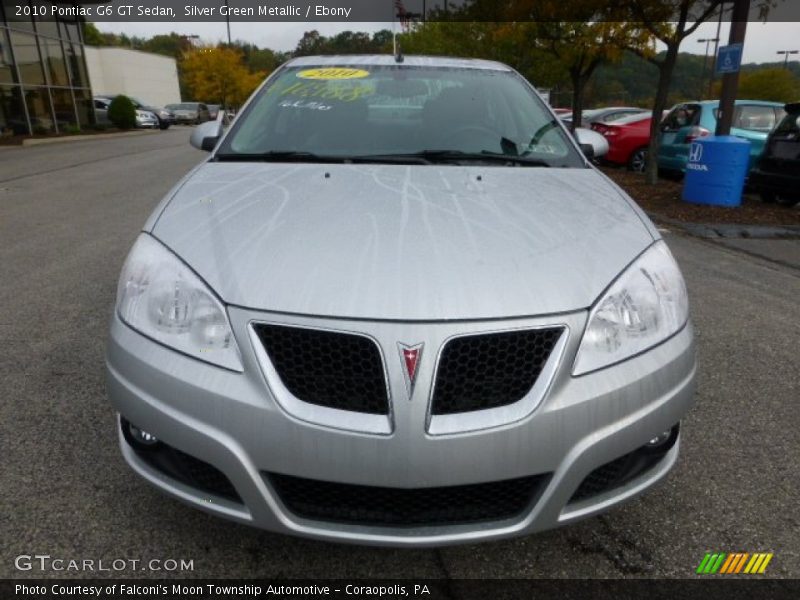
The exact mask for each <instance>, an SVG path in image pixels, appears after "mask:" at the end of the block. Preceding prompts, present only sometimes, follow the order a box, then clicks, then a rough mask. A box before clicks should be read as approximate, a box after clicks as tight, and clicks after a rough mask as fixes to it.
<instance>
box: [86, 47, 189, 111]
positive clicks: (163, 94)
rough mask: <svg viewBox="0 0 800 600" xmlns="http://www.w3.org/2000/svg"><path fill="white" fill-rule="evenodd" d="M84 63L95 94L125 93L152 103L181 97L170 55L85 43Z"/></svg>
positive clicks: (176, 99)
mask: <svg viewBox="0 0 800 600" xmlns="http://www.w3.org/2000/svg"><path fill="white" fill-rule="evenodd" d="M86 67H87V69H88V70H89V83H90V84H91V86H92V93H93V94H94V95H95V96H102V95H104V94H105V95H109V96H111V95H117V94H125V95H126V96H133V97H134V98H137V99H138V100H140V101H142V102H146V103H147V104H150V105H153V106H164V105H165V104H172V103H174V102H180V101H181V93H180V88H179V87H178V67H177V65H176V63H175V59H174V58H170V57H168V56H161V55H159V54H150V53H149V52H139V51H138V50H128V49H126V48H95V47H92V46H86Z"/></svg>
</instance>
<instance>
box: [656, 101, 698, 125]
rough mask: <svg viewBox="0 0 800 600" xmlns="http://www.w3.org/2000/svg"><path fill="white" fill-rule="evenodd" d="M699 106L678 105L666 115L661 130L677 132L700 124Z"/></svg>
mask: <svg viewBox="0 0 800 600" xmlns="http://www.w3.org/2000/svg"><path fill="white" fill-rule="evenodd" d="M701 110H702V108H701V106H700V105H699V104H679V105H678V106H676V107H675V108H673V109H672V111H671V112H670V113H669V114H668V115H667V118H666V119H664V122H663V124H662V126H661V128H662V129H663V130H665V131H677V130H678V129H681V128H683V127H690V126H692V125H697V124H698V123H700V113H701Z"/></svg>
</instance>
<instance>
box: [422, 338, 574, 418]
mask: <svg viewBox="0 0 800 600" xmlns="http://www.w3.org/2000/svg"><path fill="white" fill-rule="evenodd" d="M561 332H562V329H561V328H560V327H558V328H551V329H529V330H523V331H509V332H503V333H490V334H482V335H471V336H466V337H458V338H454V339H452V340H450V341H449V342H447V344H446V345H445V347H444V350H443V351H442V356H441V359H440V360H439V367H438V369H437V371H436V383H435V385H434V391H433V404H432V407H431V411H432V413H433V414H434V415H446V414H453V413H460V412H468V411H473V410H484V409H487V408H496V407H498V406H505V405H507V404H513V403H514V402H517V401H518V400H521V399H522V397H523V396H525V394H527V393H528V392H529V391H530V389H531V388H532V387H533V384H534V383H536V378H537V377H538V376H539V373H541V371H542V368H543V367H544V365H545V363H546V362H547V359H548V358H549V356H550V353H551V352H552V351H553V347H554V346H555V345H556V342H557V341H558V338H559V337H560V336H561Z"/></svg>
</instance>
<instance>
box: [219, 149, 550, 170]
mask: <svg viewBox="0 0 800 600" xmlns="http://www.w3.org/2000/svg"><path fill="white" fill-rule="evenodd" d="M214 158H215V160H218V161H243V162H259V161H264V162H313V163H358V164H369V163H376V164H423V165H424V164H433V163H440V162H463V161H481V162H493V163H502V164H506V165H523V166H531V167H549V166H550V164H549V163H548V162H547V161H544V160H541V159H535V158H528V157H526V156H517V155H513V154H503V153H500V152H490V151H489V150H483V151H482V152H462V151H461V150H422V151H420V152H410V153H399V154H365V155H359V156H347V155H321V154H314V153H313V152H300V151H282V150H280V151H279V150H270V151H269V152H260V153H226V154H217V155H216V156H215V157H214Z"/></svg>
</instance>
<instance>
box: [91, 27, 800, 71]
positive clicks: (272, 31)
mask: <svg viewBox="0 0 800 600" xmlns="http://www.w3.org/2000/svg"><path fill="white" fill-rule="evenodd" d="M96 25H97V27H98V28H99V29H100V30H101V31H111V32H115V33H126V34H128V35H136V36H141V37H150V36H152V35H155V34H159V33H169V32H170V31H175V32H177V33H183V34H187V35H199V36H200V38H201V39H202V40H203V41H205V42H208V43H215V42H218V41H222V40H224V39H225V38H226V36H227V34H226V30H225V23H224V22H220V23H192V22H178V23H97V24H96ZM391 28H392V24H391V23H236V22H233V23H231V36H232V37H233V38H234V39H239V40H244V41H246V42H250V43H253V44H256V45H257V46H259V47H261V48H263V47H267V48H272V49H273V50H291V49H293V48H294V47H295V45H296V44H297V42H298V40H299V39H300V38H301V37H302V35H303V32H305V31H309V30H311V29H317V30H318V31H319V32H320V33H322V34H323V35H332V34H336V33H339V32H341V31H346V30H348V29H349V30H353V31H368V32H373V31H378V30H379V29H391ZM729 28H730V24H729V23H723V24H722V34H721V35H720V37H721V38H722V42H721V44H723V45H724V43H725V42H726V41H727V39H728V32H729ZM716 34H717V23H716V22H715V23H704V24H703V25H701V26H700V27H699V28H698V30H697V32H696V33H695V35H693V36H692V37H690V38H688V39H687V40H685V41H684V43H683V45H682V46H681V51H682V52H692V53H695V54H703V53H704V52H705V49H706V45H705V44H704V43H698V40H699V39H702V38H714V37H716ZM712 46H713V44H712ZM778 50H800V23H797V22H789V23H760V22H757V23H753V22H751V23H750V24H748V26H747V41H746V42H745V47H744V61H745V62H756V63H761V62H774V61H776V60H782V59H783V57H779V56H777V55H776V52H777V51H778ZM711 52H712V53H713V47H712V48H711ZM794 59H795V60H800V55H797V56H796V57H794Z"/></svg>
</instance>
